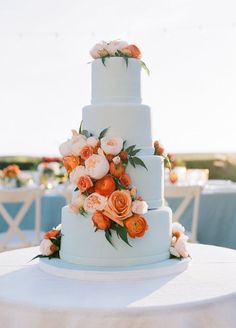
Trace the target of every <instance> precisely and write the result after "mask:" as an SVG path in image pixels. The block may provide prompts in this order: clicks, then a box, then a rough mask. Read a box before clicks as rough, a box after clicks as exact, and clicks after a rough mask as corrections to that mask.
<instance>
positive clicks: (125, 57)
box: [123, 56, 129, 68]
mask: <svg viewBox="0 0 236 328" xmlns="http://www.w3.org/2000/svg"><path fill="white" fill-rule="evenodd" d="M123 58H124V60H125V63H126V68H128V64H129V58H128V57H127V56H123Z"/></svg>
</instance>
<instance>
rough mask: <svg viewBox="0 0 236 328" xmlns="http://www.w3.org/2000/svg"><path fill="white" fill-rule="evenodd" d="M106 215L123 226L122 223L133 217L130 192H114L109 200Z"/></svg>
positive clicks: (105, 210)
mask: <svg viewBox="0 0 236 328" xmlns="http://www.w3.org/2000/svg"><path fill="white" fill-rule="evenodd" d="M104 214H105V215H106V216H108V217H109V218H110V219H111V220H113V221H115V222H117V223H118V224H120V225H122V226H123V225H124V224H123V222H122V221H123V220H125V219H126V218H128V217H129V216H131V215H132V212H131V196H130V193H129V191H126V190H116V191H114V192H113V193H112V194H111V196H110V197H109V199H108V203H107V205H106V207H105V209H104Z"/></svg>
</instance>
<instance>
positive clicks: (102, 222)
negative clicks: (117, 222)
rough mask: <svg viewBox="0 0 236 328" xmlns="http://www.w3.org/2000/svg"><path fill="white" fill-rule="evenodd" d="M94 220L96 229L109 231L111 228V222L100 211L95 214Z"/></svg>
mask: <svg viewBox="0 0 236 328" xmlns="http://www.w3.org/2000/svg"><path fill="white" fill-rule="evenodd" d="M92 220H93V223H94V225H95V227H96V228H97V229H100V230H107V229H109V228H110V226H111V220H110V219H109V218H108V217H107V216H106V215H103V214H102V213H101V212H98V211H97V212H95V213H94V214H93V216H92Z"/></svg>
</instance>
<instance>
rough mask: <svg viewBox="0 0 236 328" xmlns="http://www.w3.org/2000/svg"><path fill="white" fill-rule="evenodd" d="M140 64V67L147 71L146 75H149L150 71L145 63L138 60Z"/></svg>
mask: <svg viewBox="0 0 236 328" xmlns="http://www.w3.org/2000/svg"><path fill="white" fill-rule="evenodd" d="M140 64H141V67H142V68H143V69H144V70H145V71H146V72H147V75H150V71H149V69H148V67H147V65H146V64H145V63H144V62H143V61H142V60H140Z"/></svg>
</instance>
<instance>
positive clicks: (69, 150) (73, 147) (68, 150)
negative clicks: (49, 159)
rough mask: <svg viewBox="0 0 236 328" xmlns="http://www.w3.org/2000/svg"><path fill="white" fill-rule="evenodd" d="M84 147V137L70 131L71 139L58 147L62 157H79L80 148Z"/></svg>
mask: <svg viewBox="0 0 236 328" xmlns="http://www.w3.org/2000/svg"><path fill="white" fill-rule="evenodd" d="M85 145H86V137H85V136H84V135H82V134H79V133H78V132H77V131H75V130H72V138H71V139H69V140H67V141H66V142H63V143H62V144H61V145H60V147H59V151H60V153H61V155H62V156H63V157H65V156H71V155H74V156H79V153H80V150H81V148H82V147H83V146H85Z"/></svg>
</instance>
